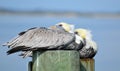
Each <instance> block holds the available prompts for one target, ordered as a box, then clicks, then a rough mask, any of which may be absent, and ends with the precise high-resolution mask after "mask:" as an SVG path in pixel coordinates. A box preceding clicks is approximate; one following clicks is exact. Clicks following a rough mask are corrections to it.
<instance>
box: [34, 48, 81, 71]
mask: <svg viewBox="0 0 120 71" xmlns="http://www.w3.org/2000/svg"><path fill="white" fill-rule="evenodd" d="M32 71H80V61H79V52H77V51H74V50H71V51H68V50H51V51H44V52H43V51H42V52H41V51H35V52H33V66H32Z"/></svg>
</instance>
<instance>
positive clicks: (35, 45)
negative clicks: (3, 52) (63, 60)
mask: <svg viewBox="0 0 120 71" xmlns="http://www.w3.org/2000/svg"><path fill="white" fill-rule="evenodd" d="M72 26H73V25H72ZM61 28H62V29H61ZM66 31H67V32H66ZM69 32H73V31H72V29H71V26H70V24H66V23H59V24H56V25H55V26H52V27H50V28H45V27H40V28H31V29H28V30H27V31H23V32H21V33H19V34H18V36H17V37H16V38H14V39H13V40H11V41H9V42H7V43H6V44H5V45H6V46H8V47H9V48H10V50H8V51H7V53H8V54H12V53H15V52H19V51H22V54H21V55H22V56H23V57H27V56H30V55H32V51H35V50H54V49H55V50H61V49H67V50H68V49H70V50H79V49H81V48H82V47H83V40H82V39H79V40H76V36H75V35H74V34H73V33H69ZM77 37H79V36H77Z"/></svg>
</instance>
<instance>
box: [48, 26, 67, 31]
mask: <svg viewBox="0 0 120 71" xmlns="http://www.w3.org/2000/svg"><path fill="white" fill-rule="evenodd" d="M49 28H50V29H53V30H60V31H65V29H64V28H63V27H61V26H58V25H54V26H50V27H49Z"/></svg>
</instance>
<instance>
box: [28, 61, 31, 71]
mask: <svg viewBox="0 0 120 71" xmlns="http://www.w3.org/2000/svg"><path fill="white" fill-rule="evenodd" d="M28 71H32V61H30V62H29V63H28Z"/></svg>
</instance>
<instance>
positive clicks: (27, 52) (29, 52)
mask: <svg viewBox="0 0 120 71" xmlns="http://www.w3.org/2000/svg"><path fill="white" fill-rule="evenodd" d="M19 56H22V57H23V58H26V57H32V51H25V52H22V53H21V54H20V55H19Z"/></svg>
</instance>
